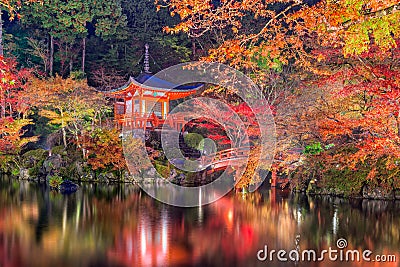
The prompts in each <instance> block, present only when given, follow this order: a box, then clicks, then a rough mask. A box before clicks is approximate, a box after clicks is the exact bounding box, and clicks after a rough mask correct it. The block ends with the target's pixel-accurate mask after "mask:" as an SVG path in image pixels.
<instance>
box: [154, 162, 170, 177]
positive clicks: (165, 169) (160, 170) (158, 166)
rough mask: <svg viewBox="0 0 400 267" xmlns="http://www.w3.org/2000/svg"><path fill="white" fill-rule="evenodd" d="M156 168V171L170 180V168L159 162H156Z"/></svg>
mask: <svg viewBox="0 0 400 267" xmlns="http://www.w3.org/2000/svg"><path fill="white" fill-rule="evenodd" d="M154 168H155V169H156V171H157V172H158V173H159V174H160V175H161V176H162V177H164V178H168V176H169V168H168V166H165V165H163V164H161V163H159V162H154Z"/></svg>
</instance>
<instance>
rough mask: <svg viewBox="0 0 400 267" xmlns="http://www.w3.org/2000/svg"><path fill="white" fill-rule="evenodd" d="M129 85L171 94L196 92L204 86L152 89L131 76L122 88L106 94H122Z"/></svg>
mask: <svg viewBox="0 0 400 267" xmlns="http://www.w3.org/2000/svg"><path fill="white" fill-rule="evenodd" d="M131 84H134V85H136V86H138V87H140V88H143V89H148V90H156V91H164V92H171V93H183V92H191V91H197V90H199V89H201V88H203V87H204V84H201V85H199V86H197V87H194V88H190V89H176V87H177V86H176V87H175V88H162V87H153V86H149V85H145V84H143V83H140V82H138V81H136V80H135V79H134V78H133V77H132V76H131V77H129V80H128V82H127V83H126V84H124V85H123V86H121V87H118V88H116V89H112V90H110V91H108V92H109V93H118V92H123V91H125V90H126V89H128V88H129V86H130V85H131Z"/></svg>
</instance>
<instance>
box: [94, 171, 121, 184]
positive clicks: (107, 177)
mask: <svg viewBox="0 0 400 267" xmlns="http://www.w3.org/2000/svg"><path fill="white" fill-rule="evenodd" d="M98 181H99V182H100V183H109V182H116V181H118V178H117V177H116V176H115V174H114V173H112V172H107V173H100V174H99V176H98Z"/></svg>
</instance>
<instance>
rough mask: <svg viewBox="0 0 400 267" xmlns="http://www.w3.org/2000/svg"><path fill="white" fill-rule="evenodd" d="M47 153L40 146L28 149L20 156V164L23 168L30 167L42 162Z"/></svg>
mask: <svg viewBox="0 0 400 267" xmlns="http://www.w3.org/2000/svg"><path fill="white" fill-rule="evenodd" d="M48 155H49V152H48V151H46V150H44V149H41V148H39V149H35V150H30V151H28V152H26V153H25V154H23V155H22V156H21V165H22V167H25V168H32V167H34V166H36V165H38V164H41V163H43V161H44V160H45V159H46V158H47V157H48Z"/></svg>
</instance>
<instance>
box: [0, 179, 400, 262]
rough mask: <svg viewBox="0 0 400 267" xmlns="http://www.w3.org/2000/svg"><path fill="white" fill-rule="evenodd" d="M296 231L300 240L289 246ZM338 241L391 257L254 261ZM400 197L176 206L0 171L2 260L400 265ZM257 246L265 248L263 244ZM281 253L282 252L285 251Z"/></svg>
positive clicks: (229, 199)
mask: <svg viewBox="0 0 400 267" xmlns="http://www.w3.org/2000/svg"><path fill="white" fill-rule="evenodd" d="M296 236H297V237H298V240H299V241H298V242H297V246H296V241H295V240H296ZM339 238H345V239H346V241H347V243H348V245H347V247H346V248H345V249H357V250H360V251H361V252H362V250H365V249H369V250H371V251H373V255H378V254H383V255H395V256H396V257H397V261H396V262H391V263H377V262H371V263H366V262H364V261H360V262H358V261H354V262H343V261H342V262H340V261H338V260H336V261H330V260H329V259H328V257H326V258H325V260H324V261H323V262H293V261H290V260H289V261H288V262H280V261H278V260H277V259H276V258H274V261H273V262H270V261H269V259H267V260H265V261H259V260H258V259H257V252H258V251H259V250H260V249H263V248H264V247H265V246H267V247H268V250H272V249H275V250H279V249H285V250H287V251H290V250H294V249H297V250H298V251H301V250H305V249H315V250H316V251H322V250H324V249H328V248H329V247H332V249H337V245H336V241H337V240H338V239H339ZM399 252H400V203H399V202H382V201H361V200H359V201H351V202H349V201H346V200H341V199H338V198H329V197H326V198H321V197H316V198H310V197H307V196H304V195H293V194H289V193H288V192H283V191H280V190H270V189H268V188H264V189H261V190H259V191H257V192H256V193H253V194H246V195H242V194H233V193H232V194H229V195H227V196H226V197H224V198H222V199H220V200H219V201H217V202H216V203H213V204H210V205H207V206H203V207H200V208H176V207H172V206H168V205H164V204H162V203H159V202H157V201H156V200H153V199H151V198H150V197H148V196H147V195H146V194H145V193H143V192H142V191H141V190H140V189H139V188H138V187H137V186H134V185H114V186H112V185H99V184H83V185H81V187H80V189H79V190H78V192H76V193H74V194H71V195H61V194H59V193H56V192H52V191H49V190H48V188H46V186H45V185H39V184H37V183H29V182H17V181H13V180H9V179H8V178H5V177H2V178H0V266H1V267H14V266H23V267H25V266H29V267H31V266H32V267H35V266H57V267H58V266H60V267H62V266H68V267H69V266H400V264H399V262H400V253H399ZM262 255H263V254H262ZM286 257H287V256H286Z"/></svg>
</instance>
